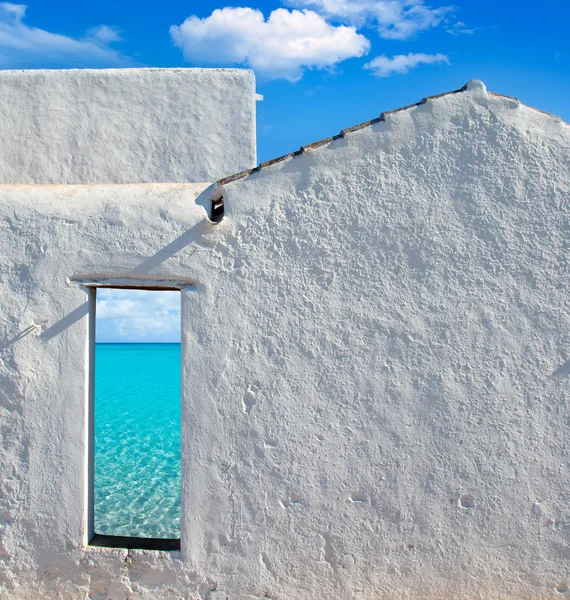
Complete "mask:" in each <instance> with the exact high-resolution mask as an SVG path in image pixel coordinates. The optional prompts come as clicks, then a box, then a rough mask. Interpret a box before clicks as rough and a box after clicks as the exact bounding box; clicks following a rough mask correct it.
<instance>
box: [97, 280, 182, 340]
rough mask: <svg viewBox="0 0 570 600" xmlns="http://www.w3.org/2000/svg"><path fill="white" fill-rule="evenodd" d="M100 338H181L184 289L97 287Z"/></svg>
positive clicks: (98, 338)
mask: <svg viewBox="0 0 570 600" xmlns="http://www.w3.org/2000/svg"><path fill="white" fill-rule="evenodd" d="M96 318H97V341H98V342H117V341H119V342H179V341H180V293H179V292H150V291H143V290H115V289H100V290H98V291H97V309H96Z"/></svg>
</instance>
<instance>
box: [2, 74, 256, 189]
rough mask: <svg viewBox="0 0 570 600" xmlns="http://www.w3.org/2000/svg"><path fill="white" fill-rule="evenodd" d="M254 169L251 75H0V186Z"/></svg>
mask: <svg viewBox="0 0 570 600" xmlns="http://www.w3.org/2000/svg"><path fill="white" fill-rule="evenodd" d="M255 161H256V142H255V78H254V75H253V72H252V71H248V70H245V69H102V70H95V69H70V70H54V71H50V70H37V71H0V183H58V184H61V183H77V184H80V183H141V182H151V183H162V182H200V181H213V180H215V179H218V178H220V177H223V176H224V175H229V174H230V173H235V172H237V171H240V170H243V169H249V168H250V167H252V166H254V165H255Z"/></svg>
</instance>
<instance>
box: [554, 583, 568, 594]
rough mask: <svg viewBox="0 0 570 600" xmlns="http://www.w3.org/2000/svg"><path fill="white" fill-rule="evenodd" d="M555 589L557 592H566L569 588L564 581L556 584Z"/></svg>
mask: <svg viewBox="0 0 570 600" xmlns="http://www.w3.org/2000/svg"><path fill="white" fill-rule="evenodd" d="M556 591H557V592H558V593H559V594H566V593H567V592H568V591H570V588H569V587H568V584H566V583H559V584H558V585H557V586H556Z"/></svg>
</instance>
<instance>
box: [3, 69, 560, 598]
mask: <svg viewBox="0 0 570 600" xmlns="http://www.w3.org/2000/svg"><path fill="white" fill-rule="evenodd" d="M139 73H140V76H139ZM154 81H156V82H157V85H156V86H155V85H154ZM79 82H81V85H80V83H79ZM84 85H85V86H87V87H86V88H84V87H83V86H84ZM99 85H101V86H102V89H104V90H105V93H103V92H101V93H99V92H98V90H99ZM131 86H132V87H131ZM40 88H41V94H40V93H39V92H38V94H37V97H36V99H35V100H32V99H31V98H32V96H34V95H33V94H30V92H29V90H30V89H34V90H37V89H40ZM87 88H89V90H90V91H88V92H87V91H85V93H84V94H83V92H81V93H80V91H79V90H87ZM73 89H75V90H76V93H72V91H71V90H73ZM18 90H20V92H18ZM210 92H212V93H211V95H210ZM18 94H20V95H18ZM146 94H148V95H146ZM126 96H128V97H129V99H128V100H127V99H126ZM66 98H67V99H66ZM71 98H73V101H72V100H71ZM172 98H189V99H191V100H188V103H187V104H185V105H183V106H182V105H179V104H178V103H177V102H173V101H172ZM0 99H1V111H2V114H3V119H2V126H1V127H0V138H1V139H2V141H3V144H2V150H1V151H0V164H1V165H2V168H1V169H0V172H2V175H1V177H2V178H3V181H5V182H6V184H5V185H1V186H0V215H1V220H0V248H1V249H2V257H3V260H2V267H1V268H2V270H1V277H2V280H1V287H0V303H1V307H2V310H1V313H0V340H3V342H2V344H1V346H0V348H1V349H0V419H1V420H0V436H1V440H2V453H1V454H0V461H1V462H0V528H1V529H0V596H1V597H2V598H26V599H28V598H29V599H36V598H74V599H75V598H85V599H87V598H89V599H93V600H95V599H97V600H99V599H104V598H105V599H107V598H112V599H127V598H129V599H135V598H137V599H138V598H141V599H142V598H148V599H157V598H192V599H196V600H198V599H203V600H206V599H210V600H215V599H220V600H221V599H224V600H226V599H231V600H246V599H248V600H249V599H253V598H273V599H275V600H297V599H298V600H308V599H311V600H313V599H315V600H316V599H323V600H325V599H326V600H329V599H342V600H344V599H348V598H354V599H357V598H358V599H360V598H362V599H363V600H377V599H380V598H384V599H393V598H399V599H404V598H405V599H410V600H411V599H414V600H415V599H418V600H419V599H420V598H421V599H422V600H425V599H436V598H437V599H442V598H453V599H457V598H484V599H487V598H488V599H491V598H493V599H496V598H518V599H524V598H529V599H530V598H532V599H546V598H564V597H566V596H568V597H570V592H569V586H570V572H569V567H568V564H569V562H568V559H569V557H570V553H569V550H568V549H569V548H570V512H569V511H570V509H569V500H570V492H569V485H568V484H569V467H570V453H569V450H568V447H569V446H568V435H569V432H570V408H569V397H568V385H569V381H570V380H569V376H570V317H569V311H570V306H569V300H568V292H567V284H568V273H569V258H568V248H569V245H570V238H569V235H570V224H569V200H570V184H569V181H570V173H569V165H570V130H569V127H568V125H567V124H565V123H563V122H562V121H561V120H560V119H559V118H557V117H554V116H552V115H548V114H545V113H542V112H540V111H538V110H536V109H533V108H529V107H527V106H524V105H522V104H521V103H520V102H519V101H517V100H515V99H513V98H507V97H504V96H499V95H496V94H492V93H489V92H487V91H486V90H485V87H484V86H483V84H481V83H479V82H471V83H470V84H468V85H467V86H465V87H464V88H462V89H461V90H459V91H458V92H454V93H450V94H444V95H442V96H439V97H434V98H428V99H425V100H423V101H422V102H420V103H418V104H415V105H412V106H409V107H406V108H405V109H401V110H399V111H392V112H388V113H383V115H382V116H381V117H379V118H377V119H374V120H373V121H370V122H369V123H365V124H363V125H361V126H357V127H355V128H351V129H348V130H345V131H344V132H341V135H339V136H336V137H334V138H330V139H328V140H323V141H322V142H318V143H316V144H312V145H310V146H306V147H304V148H303V149H301V151H300V152H298V153H295V154H294V155H290V156H287V157H284V158H282V159H278V160H277V161H270V162H269V163H266V164H263V165H260V167H259V168H257V169H254V170H251V171H247V170H246V171H245V172H243V173H240V174H239V175H236V176H229V177H225V179H221V180H219V181H218V183H217V184H216V183H214V184H211V181H213V180H214V179H219V178H220V177H222V176H227V175H230V174H231V173H232V172H233V171H239V170H243V169H248V168H249V167H251V166H252V164H253V161H254V159H255V144H254V110H255V105H254V88H253V78H252V75H251V73H249V72H247V71H235V70H232V71H209V70H205V71H202V70H197V71H196V70H190V71H186V70H176V71H164V70H150V71H148V70H144V71H140V72H138V71H126V72H124V77H123V72H121V71H115V72H108V71H107V72H105V71H104V72H92V71H91V72H77V71H75V72H59V73H46V72H37V73H34V74H30V73H26V72H20V73H19V74H16V73H4V74H1V75H0ZM15 99H17V105H18V107H19V108H15V103H16V100H15ZM65 99H66V100H65ZM135 99H138V103H137V101H136V100H135ZM60 103H61V104H60ZM63 105H65V108H64V109H62V112H57V109H58V107H59V106H63ZM135 105H136V106H137V107H140V110H139V111H138V112H137V111H136V110H135V108H133V107H135ZM159 105H160V106H163V107H165V109H164V110H165V111H166V112H167V113H168V112H169V114H165V113H164V112H163V111H162V110H158V108H157V107H158V106H159ZM11 111H12V112H11ZM13 112H16V113H17V115H16V116H15V117H14V118H13V119H11V120H10V121H9V122H8V124H7V122H6V118H5V115H7V114H10V115H12V113H13ZM56 113H57V114H56ZM66 114H69V115H74V117H73V121H74V122H75V125H76V126H75V127H68V125H66V117H65V115H66ZM53 115H56V116H53ZM169 115H170V116H169ZM52 116H53V118H52ZM83 119H85V120H83ZM107 119H110V120H109V125H108V126H107V125H105V126H103V125H102V123H103V122H105V123H106V122H107V121H106V120H107ZM164 127H166V128H167V131H168V133H165V131H166V130H165V129H163V128H164ZM78 132H79V133H78ZM179 132H180V135H178V133H179ZM115 134H116V137H113V136H115ZM18 139H22V142H23V145H22V147H21V148H19V147H18V143H17V141H18ZM107 140H112V141H107ZM24 142H25V144H24ZM107 144H111V146H112V148H111V150H112V152H109V153H108V152H107V150H108V145H107ZM214 148H215V149H217V150H219V152H214V151H213V149H214ZM40 149H41V150H40ZM123 150H124V154H123ZM200 179H206V181H205V182H203V183H201V182H200V181H199V180H200ZM136 182H144V183H136ZM30 183H33V184H35V185H28V184H30ZM47 183H57V184H59V185H45V184H47ZM104 183H120V184H121V185H101V184H104ZM16 184H22V185H16ZM72 184H80V185H72ZM86 184H89V185H86ZM93 184H97V185H93ZM222 203H223V204H222ZM212 211H213V212H214V216H216V215H217V218H219V217H220V216H221V214H222V211H223V214H224V218H223V219H222V220H221V221H219V222H217V223H213V222H212V220H211V219H210V218H209V217H211V216H212ZM101 285H130V286H135V287H143V288H144V287H146V286H159V287H160V286H162V287H174V288H182V289H183V291H182V328H183V331H182V345H183V350H182V352H183V381H182V384H183V392H182V405H183V414H182V525H181V530H182V531H181V550H180V551H179V552H178V551H177V552H163V551H152V550H126V549H108V548H94V547H90V546H89V545H88V542H89V539H90V533H91V531H90V500H89V487H90V473H89V461H90V458H89V457H90V435H89V432H90V419H91V416H90V402H91V398H90V390H91V376H92V373H91V370H90V359H91V355H92V347H91V346H92V342H93V336H92V325H93V319H92V315H93V305H94V292H93V289H94V288H96V287H97V286H101ZM86 291H87V293H86Z"/></svg>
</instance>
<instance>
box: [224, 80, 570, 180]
mask: <svg viewBox="0 0 570 600" xmlns="http://www.w3.org/2000/svg"><path fill="white" fill-rule="evenodd" d="M475 83H477V85H478V87H480V88H482V89H484V90H485V86H484V84H483V83H482V82H479V81H476V80H472V81H469V82H467V83H466V84H465V85H464V86H463V87H461V88H459V89H458V90H453V91H451V92H443V93H442V94H435V95H433V96H426V97H425V98H422V99H421V100H420V101H419V102H415V103H414V104H408V105H407V106H401V107H400V108H394V109H392V110H387V111H384V112H382V113H381V114H380V116H379V117H376V118H375V119H370V120H369V121H364V122H363V123H359V124H358V125H353V126H352V127H347V128H345V129H341V131H340V133H338V134H337V135H333V136H331V137H328V138H324V139H322V140H318V141H316V142H313V143H311V144H307V145H305V146H301V147H300V148H299V150H295V151H294V152H289V153H288V154H283V155H282V156H278V157H277V158H272V159H270V160H266V161H264V162H261V163H259V165H257V167H253V168H251V169H247V170H246V171H241V172H240V173H235V174H234V175H229V176H228V177H224V178H222V179H219V180H218V181H216V182H215V185H216V186H217V187H222V186H224V185H227V184H228V183H232V182H233V181H238V180H239V179H243V178H244V177H248V176H249V175H252V174H253V173H257V172H258V171H261V169H264V168H266V167H269V166H271V165H274V164H277V163H280V162H283V161H285V160H288V159H289V158H293V157H294V156H299V155H300V154H303V153H305V152H306V151H307V150H314V149H315V148H320V147H321V146H325V145H326V144H329V143H330V142H334V141H335V140H338V139H340V138H343V137H344V136H345V135H346V134H347V133H353V132H354V131H359V130H360V129H364V128H365V127H370V125H374V124H376V123H381V122H383V121H385V120H386V116H387V115H392V114H394V113H397V112H401V111H404V110H409V109H410V108H415V107H416V106H421V105H422V104H425V103H426V102H429V101H430V100H436V99H437V98H443V97H444V96H451V95H453V94H459V93H461V92H465V91H468V90H470V89H473V87H474V85H473V84H475ZM485 91H486V90H485ZM486 93H487V94H488V95H490V96H496V97H498V98H507V99H509V100H516V101H517V102H520V100H519V99H518V98H514V97H513V96H506V95H504V94H498V93H496V92H486ZM521 104H523V106H526V107H528V108H531V109H532V110H536V111H537V112H540V113H542V114H544V115H548V116H550V117H555V118H557V119H560V120H561V121H562V122H563V123H564V122H565V121H564V120H563V119H561V117H559V116H557V115H554V114H552V113H549V112H546V111H544V110H541V109H540V108H535V107H534V106H529V105H528V104H524V103H523V102H521Z"/></svg>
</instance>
